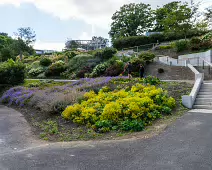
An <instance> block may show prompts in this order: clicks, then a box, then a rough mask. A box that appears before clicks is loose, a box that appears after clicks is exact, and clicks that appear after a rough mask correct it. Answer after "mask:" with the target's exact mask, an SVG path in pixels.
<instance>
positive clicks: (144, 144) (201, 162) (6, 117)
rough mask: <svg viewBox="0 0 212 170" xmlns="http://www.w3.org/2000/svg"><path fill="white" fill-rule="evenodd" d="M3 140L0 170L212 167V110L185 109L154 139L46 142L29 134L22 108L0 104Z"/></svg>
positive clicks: (188, 169)
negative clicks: (9, 107)
mask: <svg viewBox="0 0 212 170" xmlns="http://www.w3.org/2000/svg"><path fill="white" fill-rule="evenodd" d="M0 139H1V140H0V170H25V169H26V170H28V169H30V170H31V169H32V170H37V169H38V170H41V169H47V170H57V169H58V170H62V169H65V170H131V169H132V170H143V169H144V170H172V169H173V170H200V169H201V170H206V169H208V170H209V169H211V167H212V114H211V111H210V112H209V111H207V112H206V111H205V110H193V111H192V112H189V113H186V114H185V115H184V116H183V117H182V118H180V119H179V120H177V121H176V122H175V123H174V124H173V125H171V126H170V127H168V128H167V129H166V130H165V131H164V132H163V133H162V134H160V135H158V136H156V137H153V138H151V139H145V140H144V139H143V140H141V139H128V140H123V141H101V142H100V141H99V142H93V141H90V142H70V143H50V144H47V143H43V142H41V141H38V140H35V139H34V138H33V136H31V134H30V128H29V126H28V124H27V122H26V121H25V120H24V119H23V117H22V116H21V114H20V113H18V112H16V111H14V110H12V109H8V108H6V107H1V108H0ZM14 148H16V149H14Z"/></svg>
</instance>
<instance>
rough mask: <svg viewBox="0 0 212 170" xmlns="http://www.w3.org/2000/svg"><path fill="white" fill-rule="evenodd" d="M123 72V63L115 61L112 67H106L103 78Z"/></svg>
mask: <svg viewBox="0 0 212 170" xmlns="http://www.w3.org/2000/svg"><path fill="white" fill-rule="evenodd" d="M123 70H124V63H123V62H119V61H117V63H115V64H114V65H111V66H110V67H108V68H107V69H106V71H105V76H118V75H120V73H121V72H123Z"/></svg>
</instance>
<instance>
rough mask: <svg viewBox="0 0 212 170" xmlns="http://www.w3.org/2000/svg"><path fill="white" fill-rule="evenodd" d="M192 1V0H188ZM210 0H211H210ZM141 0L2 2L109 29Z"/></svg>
mask: <svg viewBox="0 0 212 170" xmlns="http://www.w3.org/2000/svg"><path fill="white" fill-rule="evenodd" d="M171 1H173V0H163V2H162V3H161V2H159V1H158V0H143V1H142V2H143V3H149V4H151V5H152V6H153V7H156V6H157V5H162V4H166V3H168V2H171ZM187 1H188V2H190V0H187ZM195 1H198V0H195ZM209 1H210V0H209ZM209 1H208V0H203V2H206V3H204V5H206V4H212V2H209ZM132 2H141V1H140V0H0V5H1V4H12V5H15V6H17V7H18V6H20V5H21V3H32V4H34V5H35V6H36V7H37V8H38V9H40V10H42V11H45V12H47V13H49V14H52V15H53V16H56V17H59V18H60V19H61V20H68V19H80V20H83V21H85V22H86V23H88V24H92V25H95V26H97V27H101V28H104V29H107V30H108V29H109V27H110V23H111V17H112V15H113V13H115V11H116V10H119V8H120V6H122V5H124V4H127V3H132Z"/></svg>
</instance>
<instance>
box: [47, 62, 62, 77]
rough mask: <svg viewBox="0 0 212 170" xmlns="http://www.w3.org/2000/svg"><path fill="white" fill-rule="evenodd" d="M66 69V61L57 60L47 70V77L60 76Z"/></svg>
mask: <svg viewBox="0 0 212 170" xmlns="http://www.w3.org/2000/svg"><path fill="white" fill-rule="evenodd" d="M65 70H66V66H65V63H64V62H63V61H57V62H56V63H53V64H52V65H51V66H50V67H49V68H48V69H47V70H46V72H45V76H46V77H50V76H60V74H61V73H62V72H64V71H65Z"/></svg>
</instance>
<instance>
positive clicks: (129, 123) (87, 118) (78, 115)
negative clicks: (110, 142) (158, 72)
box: [62, 84, 175, 132]
mask: <svg viewBox="0 0 212 170" xmlns="http://www.w3.org/2000/svg"><path fill="white" fill-rule="evenodd" d="M174 107H175V100H174V99H173V98H170V97H168V95H167V93H166V92H164V91H163V90H162V89H160V88H156V87H155V86H144V85H141V84H136V85H135V86H132V88H131V89H130V90H124V89H122V90H119V91H118V90H115V91H112V92H110V91H109V92H108V91H105V90H100V91H99V92H98V94H96V93H94V92H93V91H90V92H88V93H86V94H85V95H84V101H82V102H81V104H74V105H72V106H69V107H67V108H66V109H65V110H64V111H63V113H62V116H63V117H64V118H65V119H70V120H72V121H73V122H74V123H76V124H79V125H87V126H89V127H92V128H93V129H94V130H96V131H98V132H108V131H110V130H114V129H116V130H118V129H120V130H124V131H129V130H132V131H141V130H143V129H144V127H145V126H147V125H149V124H151V122H152V121H154V120H156V119H157V118H160V117H161V116H162V115H163V114H165V115H166V114H170V113H171V112H170V111H171V110H172V108H174Z"/></svg>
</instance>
